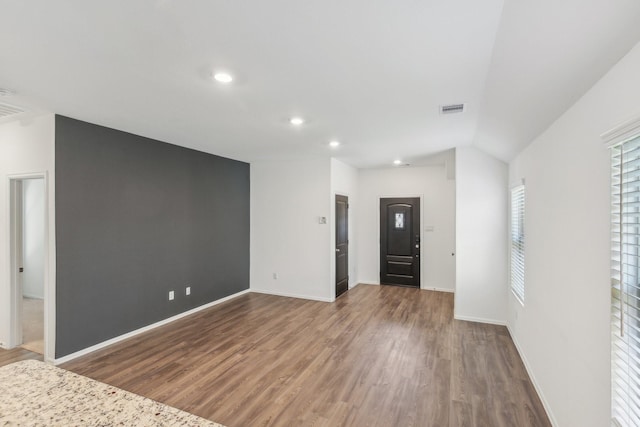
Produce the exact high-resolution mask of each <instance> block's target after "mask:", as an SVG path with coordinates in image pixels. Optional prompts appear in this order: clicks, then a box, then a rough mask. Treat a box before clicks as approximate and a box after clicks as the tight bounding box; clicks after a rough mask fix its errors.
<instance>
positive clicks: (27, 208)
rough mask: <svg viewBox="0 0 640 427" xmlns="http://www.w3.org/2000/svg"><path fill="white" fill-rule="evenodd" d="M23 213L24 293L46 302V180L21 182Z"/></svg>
mask: <svg viewBox="0 0 640 427" xmlns="http://www.w3.org/2000/svg"><path fill="white" fill-rule="evenodd" d="M22 201H23V212H24V223H23V236H24V254H23V266H24V274H23V275H22V293H23V295H24V296H26V297H29V298H38V299H44V237H45V236H44V232H45V224H44V212H45V209H44V208H45V206H44V204H45V192H44V179H41V178H40V179H26V180H24V181H23V183H22Z"/></svg>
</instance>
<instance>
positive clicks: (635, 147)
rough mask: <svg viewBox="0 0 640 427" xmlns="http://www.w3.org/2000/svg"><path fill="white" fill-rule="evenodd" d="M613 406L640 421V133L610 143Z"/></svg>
mask: <svg viewBox="0 0 640 427" xmlns="http://www.w3.org/2000/svg"><path fill="white" fill-rule="evenodd" d="M611 159H612V163H611V339H612V342H611V387H612V390H611V399H612V402H611V406H612V408H611V409H612V416H613V420H614V424H617V425H620V426H624V427H627V426H629V427H630V426H640V138H635V139H633V140H631V141H628V142H625V143H623V144H620V145H617V146H614V147H613V148H612V149H611Z"/></svg>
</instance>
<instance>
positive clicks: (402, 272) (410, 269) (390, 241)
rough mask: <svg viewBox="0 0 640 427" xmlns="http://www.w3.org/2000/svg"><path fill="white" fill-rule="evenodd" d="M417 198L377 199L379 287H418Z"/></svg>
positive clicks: (418, 210)
mask: <svg viewBox="0 0 640 427" xmlns="http://www.w3.org/2000/svg"><path fill="white" fill-rule="evenodd" d="M420 245H421V243H420V198H419V197H403V198H396V197H394V198H381V199H380V284H382V285H397V286H410V287H414V288H419V287H420Z"/></svg>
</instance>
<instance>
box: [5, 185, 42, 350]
mask: <svg viewBox="0 0 640 427" xmlns="http://www.w3.org/2000/svg"><path fill="white" fill-rule="evenodd" d="M10 190H11V191H10V213H11V215H10V221H11V232H10V240H11V241H10V250H11V254H10V256H11V266H10V268H11V295H12V298H11V299H12V301H11V303H12V304H11V305H12V307H11V309H12V310H11V311H12V316H11V320H12V340H11V341H12V342H11V347H15V346H20V347H22V348H24V349H26V350H29V351H33V352H35V353H39V354H42V355H44V354H45V294H46V286H45V271H46V252H47V251H46V234H47V226H46V188H45V179H44V176H39V175H36V176H25V177H20V178H10Z"/></svg>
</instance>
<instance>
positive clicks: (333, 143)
mask: <svg viewBox="0 0 640 427" xmlns="http://www.w3.org/2000/svg"><path fill="white" fill-rule="evenodd" d="M338 146H340V141H336V140H333V141H331V142H329V147H331V148H336V147H338Z"/></svg>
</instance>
